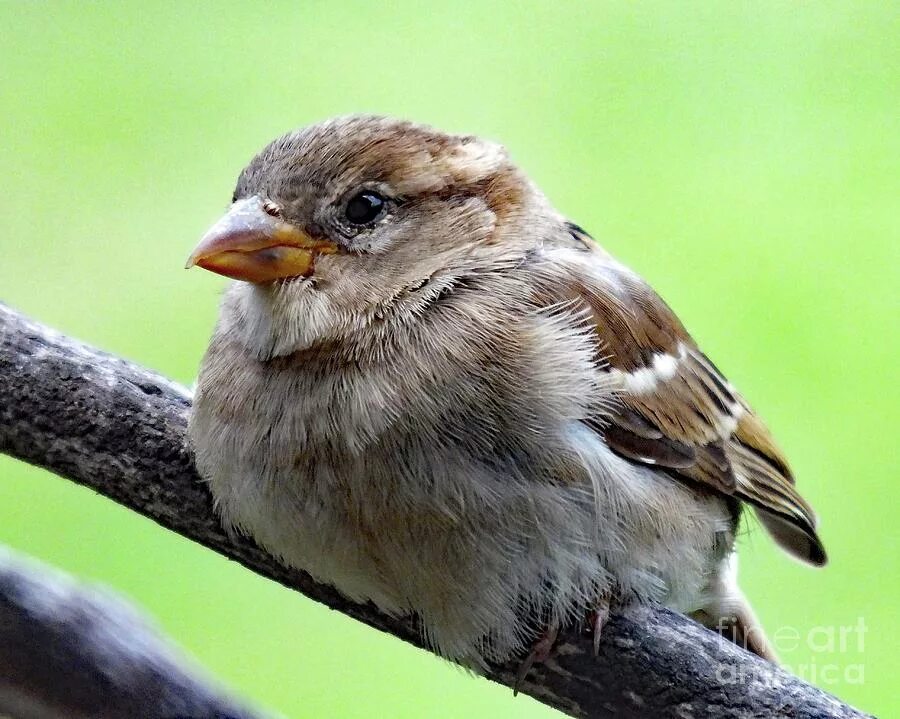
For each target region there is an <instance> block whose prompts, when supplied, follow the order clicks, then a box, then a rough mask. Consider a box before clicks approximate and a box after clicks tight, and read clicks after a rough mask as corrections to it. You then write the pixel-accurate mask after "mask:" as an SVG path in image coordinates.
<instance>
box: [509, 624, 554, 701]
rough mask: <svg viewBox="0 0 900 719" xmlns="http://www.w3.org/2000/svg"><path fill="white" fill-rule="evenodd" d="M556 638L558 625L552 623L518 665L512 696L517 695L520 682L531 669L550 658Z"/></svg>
mask: <svg viewBox="0 0 900 719" xmlns="http://www.w3.org/2000/svg"><path fill="white" fill-rule="evenodd" d="M558 637H559V625H558V624H556V623H553V624H551V625H550V626H549V627H548V628H547V630H546V631H545V632H544V633H543V634H542V635H541V636H540V638H539V639H538V640H537V641H536V642H535V643H534V645H533V646H532V647H531V651H530V652H529V653H528V656H527V657H525V659H523V660H522V663H521V664H520V665H519V671H518V672H517V673H516V683H515V684H514V685H513V696H515V695H516V694H518V693H519V687H521V686H522V682H524V681H525V677H526V676H527V675H528V672H529V671H530V670H531V667H533V666H534V665H535V664H543V663H544V662H545V661H547V660H548V659H549V658H550V655H551V654H552V652H553V646H554V645H555V644H556V640H557V638H558Z"/></svg>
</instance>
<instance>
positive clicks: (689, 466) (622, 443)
mask: <svg viewBox="0 0 900 719" xmlns="http://www.w3.org/2000/svg"><path fill="white" fill-rule="evenodd" d="M569 233H570V238H571V240H574V241H575V242H576V243H578V249H579V254H580V255H582V257H584V258H585V259H586V262H585V263H584V264H583V265H582V266H585V267H586V268H587V271H584V272H575V271H573V272H572V273H571V274H568V275H567V276H566V277H565V278H564V280H563V283H564V285H565V287H561V286H557V288H556V290H557V291H556V292H553V294H554V295H557V301H560V300H562V301H574V302H577V303H578V304H580V305H581V306H582V307H584V308H586V309H587V310H588V311H589V317H590V321H591V325H592V328H593V330H594V331H595V332H596V334H597V337H598V340H599V346H600V347H602V351H603V353H604V359H605V363H604V367H605V371H607V372H609V373H610V374H611V375H612V376H613V378H614V379H615V385H616V386H618V388H619V393H618V399H619V401H618V402H617V403H616V404H615V406H614V407H613V408H612V410H611V414H608V415H607V417H606V421H605V422H603V423H601V424H598V425H597V426H596V430H597V431H598V432H600V433H601V434H602V435H603V437H604V438H605V440H606V442H607V444H608V445H609V446H610V447H611V448H612V449H613V451H615V452H616V453H617V454H619V455H621V456H622V457H625V458H627V459H628V460H630V461H632V462H635V463H639V464H645V465H650V466H653V467H656V468H659V469H662V470H664V471H666V472H667V473H669V474H670V475H671V476H673V477H674V478H677V479H678V480H682V481H689V482H698V483H700V484H702V485H705V486H707V487H709V488H711V489H713V490H715V491H717V492H719V493H721V494H723V495H726V496H731V497H736V498H739V499H741V500H744V501H746V502H748V503H750V504H751V505H753V507H754V508H755V510H756V513H757V515H758V516H759V519H760V521H761V522H762V524H763V525H764V526H765V527H766V529H767V530H768V531H769V533H770V534H771V535H772V537H773V538H774V539H775V541H776V542H778V544H780V545H781V546H782V547H783V548H784V549H785V550H787V551H788V552H790V553H791V554H792V555H794V556H796V557H797V558H799V559H801V560H803V561H805V562H809V563H810V564H814V565H822V564H824V563H825V561H826V555H825V550H824V548H823V546H822V543H821V541H820V540H819V537H818V536H817V534H816V519H815V515H814V514H813V511H812V509H811V508H810V506H809V504H807V503H806V501H805V500H804V499H803V498H802V497H801V496H800V494H799V493H798V492H797V490H796V489H795V487H794V477H793V475H792V473H791V470H790V468H789V467H788V464H787V461H786V459H785V457H784V455H783V454H782V452H781V450H780V449H779V448H778V447H777V445H776V444H775V442H774V440H773V439H772V436H771V434H770V433H769V430H768V429H767V428H766V426H765V425H764V424H763V422H762V421H761V420H760V419H759V418H758V417H757V416H756V414H754V412H753V410H752V409H751V408H750V406H749V405H748V404H747V403H746V402H745V401H744V399H743V398H742V397H741V396H740V394H738V393H737V392H736V391H735V389H734V388H733V387H732V386H731V384H730V383H729V382H728V381H727V380H726V379H725V378H724V377H723V376H722V374H721V373H720V372H719V370H718V369H717V368H716V366H715V365H714V364H713V363H712V362H711V361H710V360H709V359H708V358H707V357H706V356H705V355H704V354H703V352H701V351H700V349H699V348H698V347H697V345H696V343H695V342H694V340H693V339H692V338H691V336H690V335H689V334H688V333H687V331H686V330H685V328H684V326H683V325H682V324H681V322H680V321H679V320H678V318H677V317H676V316H675V313H674V312H672V310H671V309H670V308H669V307H668V305H666V303H665V302H664V301H663V300H662V299H661V298H660V297H659V296H658V295H657V294H656V293H655V292H654V291H653V289H652V288H651V287H650V286H649V285H648V284H647V283H646V282H644V281H643V280H642V279H641V278H640V277H638V276H637V275H635V274H634V273H632V272H631V271H630V270H628V269H627V268H625V267H624V266H623V265H621V264H619V263H618V262H616V261H615V260H613V259H612V258H611V257H610V256H609V255H607V254H606V253H605V252H604V251H603V250H601V249H599V246H598V245H596V243H594V242H593V241H592V240H591V239H590V237H589V236H588V235H587V234H586V233H584V231H583V230H581V229H580V228H579V227H577V226H576V225H570V226H569ZM571 246H572V245H571V244H570V245H569V247H571ZM579 264H581V263H579ZM560 295H565V296H560Z"/></svg>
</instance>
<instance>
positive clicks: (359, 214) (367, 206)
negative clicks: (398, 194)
mask: <svg viewBox="0 0 900 719" xmlns="http://www.w3.org/2000/svg"><path fill="white" fill-rule="evenodd" d="M386 208H387V201H386V200H385V199H384V198H383V197H382V196H381V195H379V194H378V193H377V192H374V191H372V190H363V191H362V192H360V193H357V194H356V195H354V196H353V197H351V198H350V199H349V200H348V202H347V206H346V207H345V208H344V216H345V217H346V218H347V221H348V222H350V223H351V224H353V225H368V224H369V223H371V222H374V221H375V220H377V219H378V218H379V217H381V215H382V214H383V213H384V211H385V209H386Z"/></svg>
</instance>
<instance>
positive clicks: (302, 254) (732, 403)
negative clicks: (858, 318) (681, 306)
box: [188, 116, 825, 669]
mask: <svg viewBox="0 0 900 719" xmlns="http://www.w3.org/2000/svg"><path fill="white" fill-rule="evenodd" d="M193 265H197V266H200V267H203V268H205V269H207V270H211V271H213V272H217V273H219V274H222V275H225V276H227V277H230V278H233V279H234V280H236V281H235V282H233V283H232V284H231V286H230V287H229V288H228V290H227V292H226V293H225V295H224V299H223V301H222V305H221V312H220V316H219V320H218V323H217V325H216V328H215V331H214V334H213V337H212V341H211V344H210V346H209V349H208V351H207V352H206V355H205V357H204V359H203V362H202V366H201V369H200V374H199V379H198V384H197V391H196V396H195V401H194V408H193V413H192V416H191V418H190V425H189V436H190V440H191V442H192V445H193V449H194V452H195V456H196V463H197V468H198V470H199V472H200V474H201V475H202V476H203V477H204V478H205V479H206V480H207V481H208V482H209V487H210V489H211V491H212V493H213V495H214V497H215V500H216V504H217V508H218V511H219V513H220V515H221V517H222V519H223V522H224V523H225V524H226V525H230V526H232V527H235V528H237V529H239V530H241V531H244V532H246V533H249V534H250V535H251V536H252V537H253V538H254V539H255V540H256V541H257V542H258V543H259V544H260V545H262V546H263V547H264V548H266V549H267V550H268V551H269V552H271V553H272V554H273V555H275V556H277V557H278V558H279V559H280V560H281V561H283V562H284V563H286V564H288V565H290V566H292V567H296V568H298V569H302V570H305V571H307V572H309V573H310V574H311V575H312V576H313V577H315V578H316V579H318V580H320V581H322V582H327V583H330V584H332V585H334V586H335V587H337V588H338V589H339V590H340V591H341V592H342V593H343V594H345V595H346V596H347V597H349V598H351V599H354V600H360V601H362V600H371V601H372V602H374V603H375V604H376V605H377V606H378V607H380V608H381V609H382V610H383V611H385V612H388V613H390V614H393V615H405V614H410V613H414V614H415V615H417V616H418V617H419V619H420V623H421V626H422V628H423V633H424V636H425V639H426V641H427V642H428V643H429V644H430V645H431V646H432V647H433V648H434V650H435V651H437V652H438V653H440V654H441V655H443V656H445V657H448V658H450V659H453V660H456V661H458V662H461V663H463V664H465V665H468V666H470V667H473V668H476V669H477V668H480V667H484V666H486V664H487V663H490V662H498V661H504V660H507V659H509V658H511V657H513V656H526V661H525V662H524V663H523V667H525V668H526V669H527V666H529V665H530V664H531V662H532V661H535V660H537V661H539V660H542V659H545V658H546V657H547V655H548V653H549V651H550V649H551V647H552V644H553V641H554V639H555V637H556V634H557V631H558V630H559V628H560V627H563V626H566V625H570V624H572V623H573V622H583V621H588V618H589V621H590V622H591V624H592V628H593V630H594V632H595V636H599V634H600V631H601V629H602V624H603V621H604V620H605V618H606V617H607V616H608V612H609V608H610V606H613V607H615V606H616V605H621V604H623V603H627V602H634V601H637V602H647V601H657V602H661V603H662V604H664V605H667V606H669V607H672V608H674V609H677V610H679V611H682V612H686V613H691V614H693V616H695V617H697V618H699V619H700V620H702V621H703V622H704V623H706V624H707V625H710V626H713V627H717V628H718V629H719V630H720V631H723V632H725V633H727V634H729V635H730V638H731V639H733V640H735V641H738V642H739V643H741V644H743V645H744V646H746V647H747V648H749V649H750V650H752V651H754V652H756V653H757V654H760V655H762V656H764V657H768V658H773V657H774V653H773V651H772V648H771V646H770V645H769V643H768V642H767V640H766V637H765V635H764V633H763V631H762V629H761V628H760V626H759V624H758V622H757V620H756V619H755V617H754V614H753V612H752V610H751V608H750V606H749V604H748V603H747V601H746V600H745V598H744V596H743V594H742V593H741V591H740V589H739V588H738V585H737V582H736V572H735V565H734V540H735V533H736V531H737V527H738V520H739V516H740V514H741V511H742V509H743V508H744V507H746V506H749V507H751V508H752V509H753V511H754V512H755V514H756V516H757V517H758V518H759V521H760V522H761V524H762V525H763V526H764V527H765V528H766V529H767V530H768V532H769V533H770V534H771V536H772V537H773V538H774V540H775V541H776V542H777V543H778V544H779V545H781V546H782V547H783V548H784V549H786V550H787V551H788V552H789V553H790V554H792V555H794V556H795V557H797V558H799V559H801V560H803V561H805V562H808V563H810V564H813V565H822V564H824V563H825V551H824V549H823V546H822V543H821V542H820V540H819V538H818V536H817V534H816V520H815V518H814V515H813V512H812V510H811V508H810V506H809V505H808V504H807V503H806V501H804V500H803V498H802V497H801V496H800V495H799V494H798V493H797V490H796V489H795V486H794V479H793V476H792V474H791V470H790V469H789V467H788V464H787V461H786V460H785V458H784V455H783V454H782V452H781V451H780V450H779V449H778V447H777V446H776V445H775V443H774V441H773V439H772V437H771V435H770V434H769V431H768V430H767V429H766V427H765V426H764V424H763V423H762V422H761V421H760V420H759V418H758V417H757V416H756V414H754V412H753V411H752V410H751V409H750V407H749V406H748V404H747V403H746V401H745V400H744V399H743V398H742V397H741V395H740V394H738V392H737V391H736V390H735V388H734V387H733V386H732V385H731V384H730V383H729V382H728V381H727V380H726V379H725V378H724V377H723V376H722V374H721V373H720V372H719V370H718V369H716V367H715V365H714V364H713V363H712V362H711V361H710V360H709V359H708V358H707V357H706V356H705V355H704V354H703V352H702V351H701V350H700V349H699V348H698V346H697V344H696V343H695V342H694V340H693V339H692V338H691V336H690V335H689V334H688V333H687V331H686V330H685V328H684V327H683V326H682V324H681V322H680V321H679V320H678V318H677V317H676V316H675V314H674V313H673V312H672V310H671V309H669V307H668V306H667V305H666V304H665V303H664V302H663V301H662V300H661V299H660V298H659V296H658V295H657V294H656V293H655V292H654V291H653V289H652V288H651V287H650V286H649V285H648V284H647V283H646V282H644V281H643V280H642V279H641V278H640V277H639V276H638V275H637V274H635V273H634V272H633V271H632V270H630V269H629V268H627V267H626V266H624V265H623V264H621V263H620V262H618V261H616V260H615V259H614V258H613V257H612V256H610V255H609V254H608V253H607V252H605V251H604V250H603V249H602V248H601V247H600V246H599V245H597V244H596V243H595V242H594V241H593V240H592V239H591V238H590V237H589V236H588V235H587V234H586V233H585V232H584V231H583V230H582V229H581V228H579V227H578V226H577V225H575V224H573V223H572V222H569V221H568V220H567V219H566V218H565V217H563V216H562V215H561V214H560V213H559V212H557V211H556V210H555V209H554V208H553V206H552V205H551V204H550V202H549V201H548V200H547V198H546V197H545V196H544V195H543V194H542V193H541V191H540V190H539V189H538V188H537V187H536V186H535V185H534V184H533V183H532V182H531V181H530V180H529V179H528V177H526V175H525V174H524V173H523V172H522V171H521V170H520V169H518V168H517V167H516V166H515V165H514V164H513V163H512V162H511V160H510V158H509V156H508V155H507V153H506V152H505V150H504V149H503V148H502V147H501V146H499V145H497V144H494V143H491V142H487V141H485V140H482V139H479V138H476V137H472V136H460V135H450V134H445V133H443V132H440V131H437V130H435V129H432V128H429V127H424V126H421V125H416V124H412V123H408V122H402V121H398V120H394V119H388V118H382V117H368V116H365V117H360V116H356V117H348V118H340V119H335V120H330V121H327V122H323V123H321V124H317V125H314V126H311V127H308V128H306V129H303V130H300V131H297V132H292V133H290V134H288V135H285V136H283V137H281V138H279V139H277V140H275V141H274V142H272V143H271V144H270V145H268V146H267V147H266V148H265V149H263V150H262V151H261V152H260V153H259V154H258V155H257V156H256V157H255V158H254V159H253V160H252V161H251V162H250V164H249V165H248V166H247V167H246V168H245V169H244V170H243V172H242V173H241V175H240V177H239V179H238V182H237V187H236V189H235V192H234V197H233V203H232V205H231V209H230V210H229V211H228V213H227V214H226V215H225V216H224V217H223V218H222V219H221V220H220V221H219V222H218V223H217V224H215V225H214V226H213V227H212V228H211V229H210V231H209V232H208V233H207V234H206V235H205V236H204V237H203V238H202V240H201V241H200V244H199V245H198V246H197V248H196V249H195V250H194V252H193V254H192V255H191V257H190V259H189V261H188V266H193ZM529 650H530V651H529Z"/></svg>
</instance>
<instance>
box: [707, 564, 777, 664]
mask: <svg viewBox="0 0 900 719" xmlns="http://www.w3.org/2000/svg"><path fill="white" fill-rule="evenodd" d="M691 616H692V617H693V618H694V619H695V620H696V621H698V622H700V623H701V624H703V625H704V626H705V627H708V628H709V629H712V630H713V631H716V632H718V633H719V634H721V635H722V636H723V637H724V638H725V639H727V640H729V641H730V642H733V643H735V644H737V645H738V646H739V647H741V648H743V649H746V650H747V651H748V652H753V653H754V654H756V655H757V656H760V657H762V658H763V659H767V660H768V661H770V662H773V663H775V664H777V663H778V654H777V653H776V652H775V647H774V646H772V643H771V642H770V641H769V638H768V637H767V636H766V632H765V630H764V629H763V627H762V624H761V623H760V621H759V619H757V617H756V613H755V612H754V611H753V607H751V606H750V602H749V601H748V600H747V598H746V597H745V596H744V593H743V592H742V591H741V588H740V587H739V586H738V584H737V555H734V554H732V555H731V556H730V557H729V558H728V559H726V560H725V561H724V562H723V563H722V565H721V568H720V570H719V572H717V573H716V576H715V577H713V579H712V580H711V581H710V584H709V595H708V599H707V603H706V604H705V605H704V606H703V607H702V608H701V609H699V610H698V611H696V612H693V613H692V614H691Z"/></svg>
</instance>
